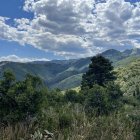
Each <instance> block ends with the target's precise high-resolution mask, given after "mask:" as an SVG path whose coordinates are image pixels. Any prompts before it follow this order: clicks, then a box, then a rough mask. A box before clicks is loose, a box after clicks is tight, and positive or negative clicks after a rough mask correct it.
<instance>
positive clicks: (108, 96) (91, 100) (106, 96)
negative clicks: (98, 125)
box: [85, 85, 122, 116]
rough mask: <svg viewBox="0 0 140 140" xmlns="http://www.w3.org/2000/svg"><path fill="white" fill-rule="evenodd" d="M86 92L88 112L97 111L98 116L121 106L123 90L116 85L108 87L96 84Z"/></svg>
mask: <svg viewBox="0 0 140 140" xmlns="http://www.w3.org/2000/svg"><path fill="white" fill-rule="evenodd" d="M85 92H86V94H87V95H86V97H85V98H86V100H85V104H86V110H87V112H88V113H95V114H96V115H97V116H99V115H104V114H106V115H107V114H110V113H111V112H113V111H116V110H118V108H119V107H120V106H121V97H122V92H121V91H120V90H119V88H118V87H117V86H115V85H114V86H113V85H107V86H106V87H102V86H99V85H95V86H93V88H92V89H89V90H88V91H85Z"/></svg>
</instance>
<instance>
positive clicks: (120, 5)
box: [0, 0, 140, 58]
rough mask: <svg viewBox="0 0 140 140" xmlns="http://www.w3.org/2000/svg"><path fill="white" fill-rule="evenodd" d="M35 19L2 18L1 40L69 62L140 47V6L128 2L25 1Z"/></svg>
mask: <svg viewBox="0 0 140 140" xmlns="http://www.w3.org/2000/svg"><path fill="white" fill-rule="evenodd" d="M23 10H25V11H27V12H32V13H33V14H34V18H33V19H26V18H22V19H14V22H15V25H14V26H10V25H8V24H7V22H6V21H7V20H9V19H7V18H5V17H0V38H1V39H6V40H9V41H17V42H19V43H20V44H22V45H25V44H30V45H32V46H34V47H36V48H38V49H42V50H44V51H50V52H53V53H54V54H56V55H61V56H65V57H66V58H77V57H85V56H91V55H94V54H97V53H100V52H101V51H103V50H106V49H110V48H114V49H119V50H121V49H124V48H127V47H128V46H132V47H139V43H140V41H139V38H140V24H139V22H140V2H137V3H133V4H132V3H130V2H126V1H124V0H25V4H24V6H23Z"/></svg>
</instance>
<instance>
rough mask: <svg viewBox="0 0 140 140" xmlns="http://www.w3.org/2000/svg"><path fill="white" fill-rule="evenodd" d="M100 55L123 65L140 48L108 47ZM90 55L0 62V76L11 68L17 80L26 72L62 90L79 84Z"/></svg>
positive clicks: (134, 56)
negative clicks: (73, 57) (70, 58)
mask: <svg viewBox="0 0 140 140" xmlns="http://www.w3.org/2000/svg"><path fill="white" fill-rule="evenodd" d="M100 55H102V56H104V57H106V58H108V59H110V61H112V62H113V65H114V67H123V66H125V65H128V64H129V63H130V62H131V61H134V60H135V59H137V58H139V57H140V49H138V48H137V49H136V48H135V49H131V50H125V51H123V52H120V51H118V50H114V49H110V50H107V51H105V52H103V53H101V54H100ZM90 59H91V57H87V58H81V59H72V60H52V61H39V62H38V61H36V62H29V63H18V62H5V61H4V62H0V77H2V74H3V71H4V70H6V69H11V70H12V71H13V72H14V74H15V75H16V78H17V80H22V79H24V76H25V75H26V74H27V73H30V74H33V75H37V76H39V77H41V78H42V79H43V81H44V82H45V84H46V85H47V86H48V88H60V89H62V90H64V89H69V88H74V87H77V86H79V85H80V83H81V79H82V75H83V73H85V72H86V71H87V70H88V65H89V64H90V62H91V61H90Z"/></svg>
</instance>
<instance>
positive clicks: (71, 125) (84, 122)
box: [0, 104, 135, 140]
mask: <svg viewBox="0 0 140 140" xmlns="http://www.w3.org/2000/svg"><path fill="white" fill-rule="evenodd" d="M41 119H42V120H41ZM134 126H135V124H134V122H132V121H131V120H130V119H129V118H128V117H127V116H126V115H125V114H123V113H118V114H112V115H110V116H99V117H94V115H93V116H92V117H89V116H87V115H86V114H85V110H84V107H83V106H81V105H78V104H77V105H69V104H68V105H65V106H62V107H61V108H59V110H58V109H56V108H53V107H50V108H48V109H47V110H46V111H45V114H44V115H43V116H40V120H38V125H35V123H30V124H29V125H25V123H18V124H15V125H13V126H12V125H8V126H1V129H0V140H22V139H23V140H32V139H31V134H34V132H35V131H37V130H39V131H40V132H41V133H42V134H43V132H44V130H45V129H47V130H48V131H50V132H52V133H53V134H54V137H53V140H135V132H134ZM36 140H38V139H36ZM42 140H43V139H42Z"/></svg>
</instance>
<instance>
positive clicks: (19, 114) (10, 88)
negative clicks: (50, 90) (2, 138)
mask: <svg viewBox="0 0 140 140" xmlns="http://www.w3.org/2000/svg"><path fill="white" fill-rule="evenodd" d="M3 77H4V78H3V80H1V81H0V90H1V95H0V108H1V110H0V120H1V121H2V122H5V123H14V122H17V121H22V120H26V119H28V118H30V117H34V116H36V114H38V113H39V112H40V110H42V109H43V105H44V102H45V101H46V95H45V91H44V90H43V88H44V86H43V85H42V81H41V79H40V78H38V77H36V76H32V75H29V74H28V75H26V77H25V80H24V81H18V82H16V81H15V77H14V75H13V74H12V72H9V71H8V72H7V71H6V72H4V75H3Z"/></svg>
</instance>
